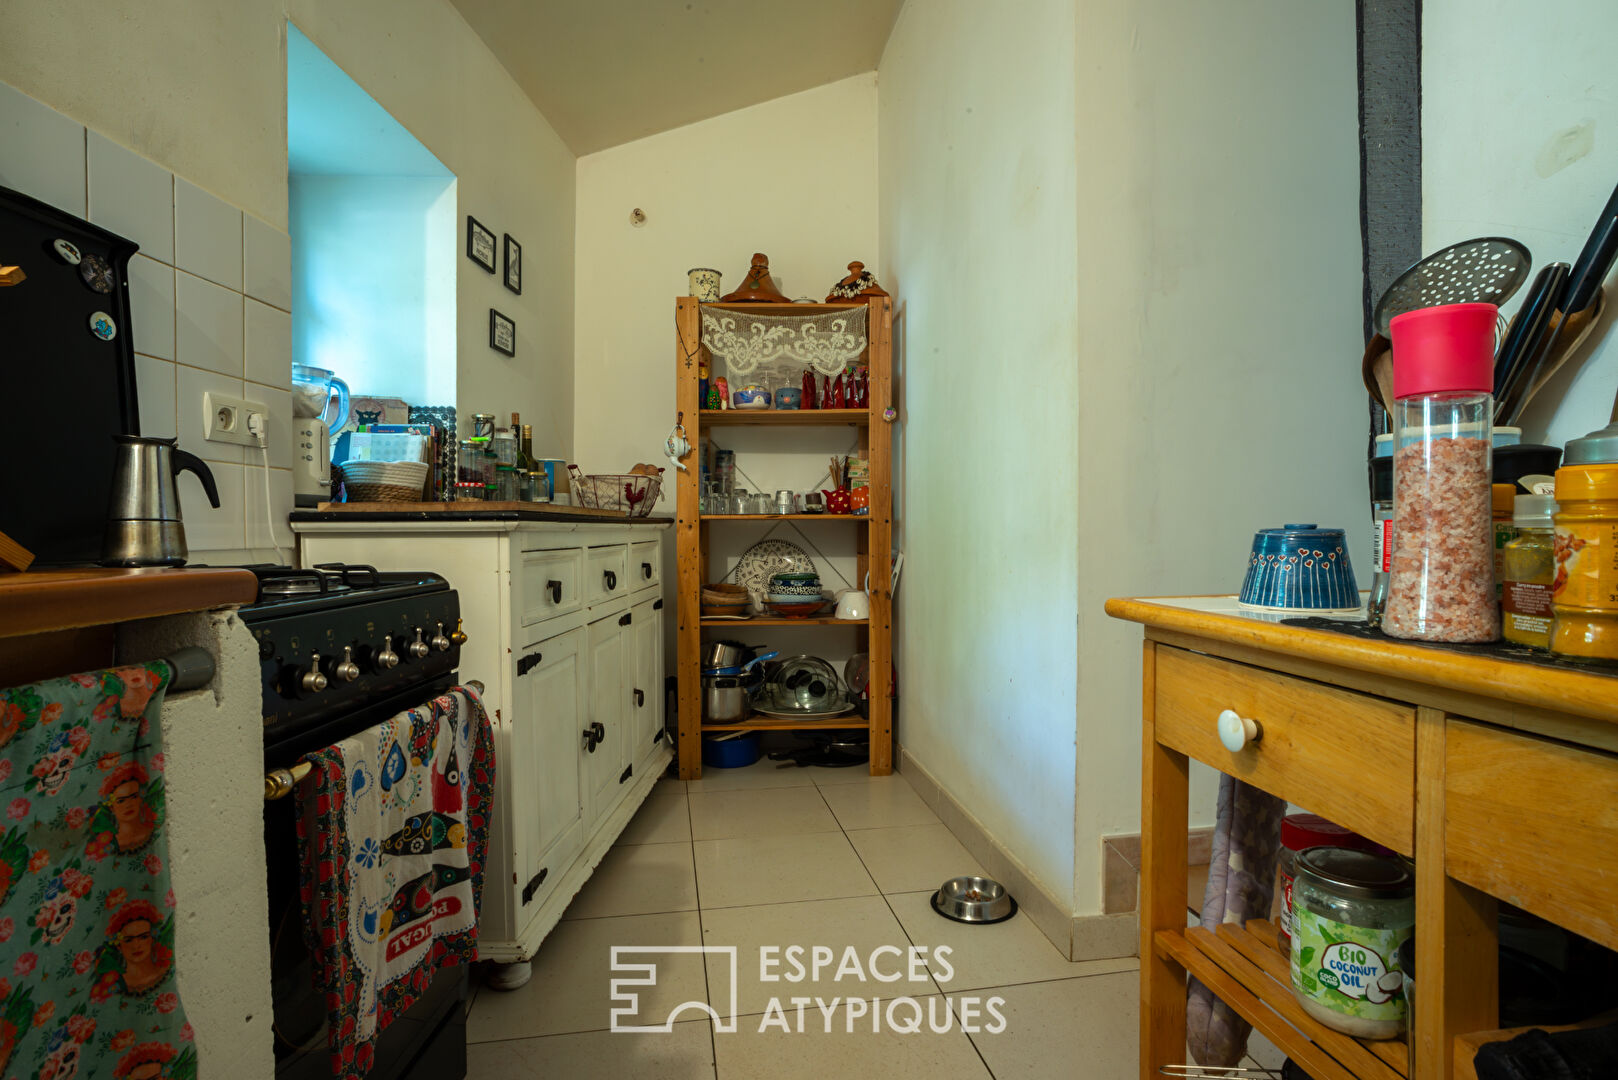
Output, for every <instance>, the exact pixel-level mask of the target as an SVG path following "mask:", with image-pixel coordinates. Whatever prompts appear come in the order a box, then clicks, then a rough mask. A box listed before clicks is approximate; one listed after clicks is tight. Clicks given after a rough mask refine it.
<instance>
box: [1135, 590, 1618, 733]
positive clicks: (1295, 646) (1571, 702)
mask: <svg viewBox="0 0 1618 1080" xmlns="http://www.w3.org/2000/svg"><path fill="white" fill-rule="evenodd" d="M1106 610H1107V614H1108V615H1111V616H1112V617H1113V618H1115V619H1126V620H1129V621H1131V622H1138V623H1144V624H1145V625H1146V626H1148V627H1152V628H1156V629H1160V630H1165V631H1171V632H1177V633H1180V634H1186V635H1191V636H1194V637H1199V638H1205V639H1210V640H1213V641H1219V642H1224V643H1226V644H1228V645H1233V646H1237V647H1244V648H1249V649H1258V650H1262V651H1264V652H1269V653H1279V654H1282V655H1286V656H1293V657H1297V658H1300V659H1302V660H1306V661H1315V662H1319V663H1324V664H1330V665H1333V666H1335V667H1339V668H1348V669H1351V670H1355V671H1360V672H1365V673H1368V674H1372V675H1377V676H1381V677H1384V678H1397V679H1404V680H1407V681H1409V682H1412V683H1418V684H1424V685H1426V686H1430V687H1435V688H1438V689H1440V690H1443V691H1451V692H1460V693H1464V694H1473V695H1478V696H1480V697H1486V698H1494V699H1498V700H1500V701H1506V702H1511V703H1513V704H1515V705H1525V706H1529V707H1530V708H1534V709H1546V710H1550V711H1553V712H1559V713H1566V714H1571V715H1574V716H1580V717H1589V718H1591V719H1595V720H1602V721H1606V722H1608V723H1618V671H1614V670H1613V669H1610V668H1608V669H1604V668H1590V669H1588V670H1580V669H1578V668H1575V667H1572V666H1554V667H1553V666H1548V665H1541V664H1533V663H1526V662H1522V661H1513V660H1507V659H1501V658H1499V657H1496V656H1488V655H1483V654H1472V653H1468V652H1462V651H1457V650H1452V649H1440V648H1434V647H1432V646H1427V645H1420V644H1416V643H1409V644H1406V643H1403V642H1399V641H1392V640H1388V639H1380V640H1368V639H1365V638H1357V637H1351V636H1349V635H1347V634H1337V633H1332V632H1331V631H1328V630H1315V629H1310V628H1308V627H1301V626H1283V625H1281V624H1280V623H1279V622H1277V621H1275V619H1276V617H1275V616H1265V615H1262V614H1255V613H1250V612H1244V611H1242V610H1240V609H1239V608H1238V607H1237V604H1236V600H1235V597H1231V596H1214V597H1162V598H1155V599H1144V598H1140V599H1129V598H1114V599H1112V600H1108V601H1107V605H1106Z"/></svg>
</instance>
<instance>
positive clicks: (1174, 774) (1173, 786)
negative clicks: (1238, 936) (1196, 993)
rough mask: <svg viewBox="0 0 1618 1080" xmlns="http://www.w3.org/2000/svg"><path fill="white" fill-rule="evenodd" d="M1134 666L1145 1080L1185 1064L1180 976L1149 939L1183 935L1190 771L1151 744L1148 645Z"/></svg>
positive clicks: (1151, 650)
mask: <svg viewBox="0 0 1618 1080" xmlns="http://www.w3.org/2000/svg"><path fill="white" fill-rule="evenodd" d="M1141 660H1142V667H1143V669H1144V675H1145V678H1144V681H1143V684H1142V690H1141V734H1142V752H1141V812H1140V825H1141V828H1140V840H1141V865H1140V908H1139V910H1140V1075H1141V1080H1148V1078H1150V1077H1155V1076H1156V1075H1157V1070H1158V1069H1159V1067H1161V1066H1163V1065H1169V1064H1182V1063H1184V1061H1185V969H1184V968H1182V967H1180V965H1179V964H1177V963H1175V962H1174V961H1173V960H1171V959H1169V958H1167V957H1163V956H1159V955H1157V953H1156V951H1155V950H1154V949H1153V948H1152V935H1153V934H1155V933H1156V932H1157V931H1159V930H1176V931H1183V930H1184V929H1185V918H1186V895H1185V865H1186V828H1187V827H1186V822H1187V820H1188V809H1189V807H1188V800H1189V798H1190V795H1189V788H1190V768H1189V764H1188V762H1187V760H1186V756H1185V755H1184V754H1181V753H1177V752H1176V751H1174V750H1170V749H1169V748H1168V747H1166V746H1163V745H1162V744H1160V743H1159V742H1158V741H1157V725H1156V720H1155V707H1156V701H1157V695H1156V687H1155V685H1154V681H1155V678H1156V666H1157V665H1156V661H1157V646H1156V644H1155V643H1153V642H1150V641H1148V642H1147V643H1146V647H1145V650H1144V652H1143V654H1142V657H1141Z"/></svg>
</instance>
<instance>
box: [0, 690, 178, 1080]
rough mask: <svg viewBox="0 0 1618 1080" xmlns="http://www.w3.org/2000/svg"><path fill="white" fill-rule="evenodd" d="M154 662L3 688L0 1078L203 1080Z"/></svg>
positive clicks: (0, 716) (0, 739) (0, 693)
mask: <svg viewBox="0 0 1618 1080" xmlns="http://www.w3.org/2000/svg"><path fill="white" fill-rule="evenodd" d="M171 677H172V673H171V672H170V671H169V667H168V665H167V664H165V663H163V662H162V661H157V662H155V663H152V664H145V665H141V666H137V667H124V668H117V669H115V670H113V671H98V672H91V673H88V674H84V675H72V676H69V677H67V678H64V679H52V680H50V681H49V682H43V683H37V684H35V685H33V686H23V687H17V688H14V689H10V690H0V807H3V808H4V812H5V817H4V820H0V1076H4V1077H7V1078H11V1077H17V1078H22V1077H27V1078H30V1080H70V1078H71V1077H74V1076H75V1075H76V1076H80V1077H111V1078H113V1080H194V1078H195V1077H196V1075H197V1055H196V1048H195V1046H193V1045H192V1041H191V1025H190V1024H188V1023H186V1019H185V1010H184V1009H183V1008H181V1006H180V998H179V995H178V992H177V990H176V986H175V978H174V963H175V958H174V890H172V889H170V888H169V870H168V857H169V856H168V840H167V830H166V829H165V827H164V818H165V815H164V783H163V725H162V723H161V722H160V721H159V714H160V713H161V712H162V708H163V690H164V688H165V687H166V686H167V685H168V683H169V680H170V678H171Z"/></svg>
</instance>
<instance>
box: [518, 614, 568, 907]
mask: <svg viewBox="0 0 1618 1080" xmlns="http://www.w3.org/2000/svg"><path fill="white" fill-rule="evenodd" d="M585 664H586V657H585V655H584V630H583V629H582V628H580V629H574V630H570V631H568V632H567V633H565V634H559V635H557V636H556V637H553V638H548V639H546V640H544V641H541V642H540V643H539V644H537V645H534V646H530V647H529V648H527V649H522V650H520V651H519V652H518V654H517V673H518V674H517V687H518V693H517V700H518V702H519V708H518V710H517V713H516V715H515V716H513V717H512V734H511V738H512V749H513V751H514V752H513V755H512V756H513V760H512V761H511V762H510V763H509V764H507V763H502V765H503V768H502V770H501V776H500V780H501V783H503V784H506V785H508V786H507V791H508V792H509V794H510V800H511V807H512V815H513V819H514V824H515V826H516V833H517V835H516V837H515V839H516V842H517V850H518V853H519V856H520V862H519V864H518V870H517V881H516V882H515V883H514V887H515V888H516V889H517V890H518V897H517V918H516V924H517V926H518V927H521V926H523V925H524V924H525V923H526V922H527V920H528V917H529V916H530V915H532V914H533V913H534V912H537V911H538V910H539V907H540V904H541V903H543V901H544V898H545V897H546V896H547V895H548V894H549V892H550V890H551V889H552V888H553V887H554V886H555V884H556V882H557V881H559V880H560V879H561V877H562V875H563V874H564V873H565V872H566V871H567V868H568V864H569V863H570V862H572V860H573V856H574V855H575V854H577V852H578V850H579V847H580V845H581V844H582V842H583V839H584V815H583V807H584V800H583V795H584V792H583V791H582V790H581V789H580V787H579V770H578V760H579V757H578V755H579V738H580V733H581V732H582V731H583V730H584V726H585V719H584V713H585V708H584V705H585V700H586V698H585V693H586V677H585V676H586V671H585Z"/></svg>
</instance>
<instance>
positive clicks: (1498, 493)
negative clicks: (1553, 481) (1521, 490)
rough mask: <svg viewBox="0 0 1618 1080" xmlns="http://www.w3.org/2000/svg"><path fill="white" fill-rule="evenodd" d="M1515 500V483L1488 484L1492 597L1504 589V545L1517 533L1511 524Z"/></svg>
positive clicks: (1498, 596) (1498, 594)
mask: <svg viewBox="0 0 1618 1080" xmlns="http://www.w3.org/2000/svg"><path fill="white" fill-rule="evenodd" d="M1516 502H1517V485H1516V484H1491V485H1490V486H1489V520H1490V521H1491V522H1492V523H1493V525H1494V598H1495V599H1496V600H1499V599H1500V597H1501V594H1502V593H1503V591H1504V589H1505V581H1506V565H1505V564H1506V545H1507V544H1509V543H1511V541H1512V538H1513V537H1515V536H1516V535H1517V529H1516V526H1514V525H1513V524H1512V517H1513V515H1514V514H1515V507H1516Z"/></svg>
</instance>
